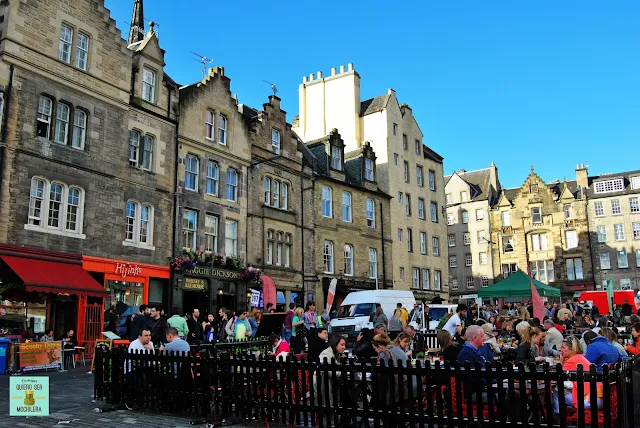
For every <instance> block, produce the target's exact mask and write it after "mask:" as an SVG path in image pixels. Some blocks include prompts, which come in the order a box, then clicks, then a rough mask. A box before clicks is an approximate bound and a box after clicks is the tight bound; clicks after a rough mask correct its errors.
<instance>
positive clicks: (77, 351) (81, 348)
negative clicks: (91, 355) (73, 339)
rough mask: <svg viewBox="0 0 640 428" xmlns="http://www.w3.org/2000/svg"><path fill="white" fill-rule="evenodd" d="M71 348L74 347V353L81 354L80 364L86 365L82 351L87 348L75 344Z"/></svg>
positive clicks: (74, 360)
mask: <svg viewBox="0 0 640 428" xmlns="http://www.w3.org/2000/svg"><path fill="white" fill-rule="evenodd" d="M73 349H75V351H76V353H78V354H80V355H82V365H83V366H86V365H87V364H86V362H85V359H84V353H85V351H86V350H87V348H85V347H84V346H76V347H74V348H73ZM75 366H76V359H75V356H74V357H73V367H75Z"/></svg>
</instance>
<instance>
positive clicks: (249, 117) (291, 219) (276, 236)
mask: <svg viewBox="0 0 640 428" xmlns="http://www.w3.org/2000/svg"><path fill="white" fill-rule="evenodd" d="M240 111H241V112H242V114H243V116H244V118H245V121H246V122H247V124H248V126H249V129H250V132H249V134H250V141H251V165H250V169H249V176H248V179H249V198H248V207H247V230H248V231H247V237H248V240H247V242H248V247H247V261H248V263H251V264H252V266H253V267H254V268H259V269H261V271H262V274H263V275H267V276H269V277H271V278H272V279H273V280H274V283H275V285H276V290H277V291H278V292H279V295H280V296H279V301H280V303H279V309H285V307H287V308H288V305H287V304H288V303H292V302H294V301H295V302H297V303H298V304H303V303H304V302H305V299H306V297H307V294H308V293H309V292H313V291H314V288H315V275H313V274H314V273H315V270H314V269H313V266H314V264H315V259H314V254H313V242H314V241H313V224H312V223H311V221H310V220H311V219H312V218H313V215H314V213H313V210H312V209H310V201H311V200H312V199H311V198H312V196H313V181H312V180H313V176H312V172H313V170H312V167H310V166H309V165H304V164H303V151H305V150H306V148H305V147H304V146H303V144H302V143H301V142H300V141H299V139H298V138H297V136H296V135H295V134H294V133H293V132H292V131H291V124H289V123H287V119H286V112H285V111H284V110H282V109H281V108H280V98H278V97H277V96H275V95H273V96H270V97H269V102H268V103H265V104H264V105H263V108H262V111H258V110H256V109H253V108H250V107H247V106H244V105H241V106H240ZM305 199H306V200H307V202H306V203H305ZM305 270H306V271H307V272H310V273H311V274H312V275H311V277H310V278H307V279H306V286H305V277H304V273H305ZM305 291H306V292H305ZM280 305H281V306H280Z"/></svg>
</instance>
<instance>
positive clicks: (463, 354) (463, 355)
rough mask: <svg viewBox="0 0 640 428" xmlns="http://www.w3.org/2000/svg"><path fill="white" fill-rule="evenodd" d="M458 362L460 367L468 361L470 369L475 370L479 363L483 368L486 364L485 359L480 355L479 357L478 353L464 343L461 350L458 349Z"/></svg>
mask: <svg viewBox="0 0 640 428" xmlns="http://www.w3.org/2000/svg"><path fill="white" fill-rule="evenodd" d="M458 361H459V362H460V364H462V365H464V363H465V362H467V361H469V363H471V367H472V368H475V366H476V363H480V366H481V367H482V368H484V365H485V363H486V359H485V358H484V357H483V356H482V355H480V352H479V351H478V350H477V349H476V348H474V347H473V346H471V345H469V344H467V343H465V344H464V345H463V346H462V349H460V353H459V354H458Z"/></svg>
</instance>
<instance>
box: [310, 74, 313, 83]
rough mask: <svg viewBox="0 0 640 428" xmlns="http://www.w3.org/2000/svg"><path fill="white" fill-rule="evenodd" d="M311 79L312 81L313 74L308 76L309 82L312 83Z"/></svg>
mask: <svg viewBox="0 0 640 428" xmlns="http://www.w3.org/2000/svg"><path fill="white" fill-rule="evenodd" d="M313 79H314V77H313V73H311V74H310V75H309V82H313Z"/></svg>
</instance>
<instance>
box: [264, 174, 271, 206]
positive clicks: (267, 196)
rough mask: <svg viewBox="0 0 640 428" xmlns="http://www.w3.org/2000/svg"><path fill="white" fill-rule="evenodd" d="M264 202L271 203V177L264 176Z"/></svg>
mask: <svg viewBox="0 0 640 428" xmlns="http://www.w3.org/2000/svg"><path fill="white" fill-rule="evenodd" d="M264 204H265V205H271V179H270V178H269V177H265V178H264Z"/></svg>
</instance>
